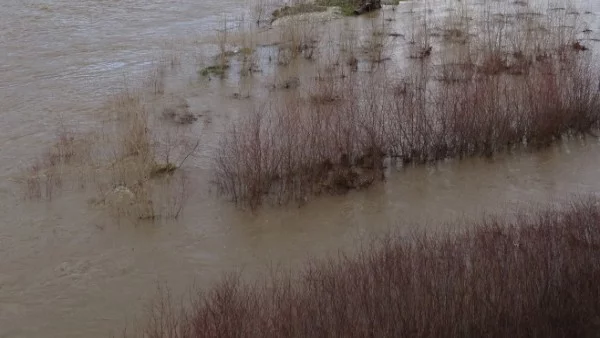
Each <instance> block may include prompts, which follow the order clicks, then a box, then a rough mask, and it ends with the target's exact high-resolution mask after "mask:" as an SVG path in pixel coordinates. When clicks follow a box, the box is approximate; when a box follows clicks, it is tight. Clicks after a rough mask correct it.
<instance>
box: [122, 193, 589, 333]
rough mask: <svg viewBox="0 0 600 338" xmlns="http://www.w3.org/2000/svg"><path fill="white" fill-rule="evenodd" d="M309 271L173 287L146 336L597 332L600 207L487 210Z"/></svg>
mask: <svg viewBox="0 0 600 338" xmlns="http://www.w3.org/2000/svg"><path fill="white" fill-rule="evenodd" d="M357 251H358V252H357V253H355V254H352V255H344V254H340V255H339V256H337V257H335V258H331V259H329V260H321V261H313V262H311V263H309V264H307V266H306V267H305V268H304V269H303V270H302V271H300V272H299V273H289V274H288V273H284V274H278V273H272V274H271V275H268V276H267V277H266V278H265V280H264V281H258V282H255V283H245V282H243V281H241V279H240V277H239V275H228V276H225V277H224V278H223V279H222V281H220V282H219V283H217V284H216V285H215V286H213V287H211V288H208V289H205V290H197V292H196V293H195V294H193V295H192V297H191V302H190V303H184V304H180V303H174V302H173V301H172V298H171V297H170V295H169V294H168V293H162V294H160V295H159V299H158V300H157V301H155V302H154V303H153V304H152V306H151V307H150V308H149V313H148V321H147V324H146V326H144V327H142V328H141V330H139V331H137V332H136V333H134V334H132V335H128V334H125V336H139V337H156V338H158V337H164V338H175V337H178V338H191V337H595V336H597V333H598V330H600V322H599V320H598V318H600V284H598V283H597V281H598V280H599V279H600V205H599V203H598V201H597V200H595V199H591V200H578V201H575V202H573V203H571V204H566V205H563V207H562V208H561V209H559V208H557V207H549V208H548V209H547V210H546V211H539V212H535V213H531V214H529V215H526V214H519V215H517V217H509V216H507V217H505V218H500V217H488V218H485V219H484V220H482V221H480V222H479V223H477V224H475V226H474V227H473V228H472V229H470V230H468V231H466V232H465V233H460V234H456V235H442V236H434V235H430V234H420V235H414V236H412V237H411V238H399V237H392V236H388V237H385V238H383V239H381V240H379V241H376V242H372V243H371V244H370V245H365V246H362V247H361V248H360V249H358V250H357Z"/></svg>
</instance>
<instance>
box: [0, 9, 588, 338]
mask: <svg viewBox="0 0 600 338" xmlns="http://www.w3.org/2000/svg"><path fill="white" fill-rule="evenodd" d="M409 5H410V3H403V4H401V5H400V6H399V8H398V9H397V10H396V11H395V12H391V11H389V10H387V11H386V14H385V15H389V16H396V19H397V20H396V22H398V24H397V25H398V29H399V30H402V22H406V20H402V18H403V17H406V16H407V15H408V14H407V12H408V6H409ZM244 8H245V3H244V1H243V0H221V1H197V0H159V1H145V0H122V1H117V0H82V1H77V2H73V1H67V0H24V1H23V0H18V1H17V0H4V1H3V3H2V11H0V337H3V338H4V337H11V338H12V337H106V336H108V335H110V334H118V333H119V332H120V330H121V329H122V328H123V327H125V325H126V323H131V321H133V320H135V319H136V317H137V318H139V317H140V316H143V307H144V305H145V304H147V303H148V301H150V300H151V299H152V297H153V296H154V295H155V291H156V287H157V283H166V285H168V286H169V287H170V288H171V289H172V291H173V293H174V294H175V295H181V294H183V293H184V292H185V291H186V290H188V288H190V287H192V285H197V286H200V287H202V286H207V285H210V283H211V282H213V281H215V280H216V279H218V278H219V276H220V275H221V274H222V273H223V272H227V271H232V270H240V269H241V270H242V271H243V272H244V273H247V274H248V275H254V274H256V273H260V272H261V271H264V269H265V268H267V267H268V266H269V265H271V264H273V265H275V266H277V265H282V266H285V267H296V266H298V265H299V264H300V263H301V262H302V261H304V260H305V259H306V258H307V257H314V256H322V255H325V254H327V253H335V252H336V251H337V250H340V249H344V250H351V249H352V248H353V247H355V246H356V245H358V244H359V243H360V241H361V240H362V239H364V238H367V237H369V236H372V235H377V234H380V233H383V232H386V231H390V230H393V231H400V232H410V231H413V230H415V229H427V230H429V231H440V230H449V231H452V230H454V229H456V228H455V227H456V225H453V223H452V221H456V220H460V219H464V218H476V217H477V216H480V215H482V214H485V213H493V212H504V211H507V210H508V211H511V210H514V209H515V208H517V207H522V206H529V205H531V203H544V202H550V201H555V200H557V199H562V198H565V197H568V196H569V195H570V194H587V193H598V192H599V191H600V166H599V165H598V164H599V163H600V140H599V139H598V138H595V137H589V138H586V139H574V140H573V139H572V140H566V141H564V142H560V143H559V144H557V145H555V146H553V147H551V148H548V149H545V150H543V151H539V152H526V151H520V152H515V153H511V154H505V155H501V156H498V157H496V158H494V159H493V160H484V159H470V160H462V161H447V162H444V163H439V164H437V165H435V166H429V167H414V168H413V167H409V168H403V169H399V170H398V171H394V172H392V173H390V175H389V177H388V179H387V181H386V182H385V183H381V184H377V185H375V186H374V187H372V188H370V189H367V190H365V191H359V192H352V193H350V194H348V195H345V196H336V197H321V198H317V199H315V200H313V201H311V202H309V203H307V204H306V205H305V206H303V207H301V208H298V207H296V206H290V207H281V208H265V209H262V210H260V211H259V212H257V213H256V214H251V213H248V212H244V211H240V210H237V209H236V208H235V207H234V206H233V205H231V204H230V203H228V202H227V201H223V200H222V199H221V198H219V197H218V196H216V194H214V192H213V191H212V188H211V185H210V184H209V170H210V160H208V159H206V158H205V157H203V155H206V154H208V153H209V152H210V146H207V147H204V148H203V149H202V151H200V153H201V154H200V156H197V157H196V158H195V159H194V160H193V161H191V163H190V164H189V165H188V168H187V169H186V170H188V171H189V174H190V176H191V177H192V183H193V184H192V186H193V187H194V189H193V191H192V194H191V196H190V198H189V201H188V203H187V207H186V209H185V210H184V214H183V216H182V217H181V219H180V220H178V221H172V222H158V223H156V224H139V225H137V226H135V225H131V224H128V223H123V222H117V221H115V220H114V219H112V218H110V217H109V216H107V215H106V213H105V212H103V211H102V210H96V209H94V208H91V207H90V206H89V204H88V203H87V202H86V198H85V196H84V195H83V194H82V193H80V192H65V193H63V194H61V195H60V196H58V197H56V198H54V199H53V200H52V201H51V202H45V201H27V200H24V199H23V198H22V192H21V189H20V187H19V185H18V184H17V183H16V182H15V177H17V176H19V175H20V174H21V173H22V171H23V170H24V168H25V167H26V165H27V163H28V161H30V160H31V159H32V158H34V157H35V156H38V155H39V154H40V153H41V152H42V151H43V150H44V149H45V147H47V146H48V144H49V142H52V140H54V138H55V131H56V129H57V126H58V125H61V124H63V125H67V126H68V127H70V128H75V129H83V130H85V129H93V128H94V127H95V125H96V124H95V123H96V122H97V120H98V114H97V113H98V112H99V111H101V110H102V107H103V104H104V102H105V100H106V97H107V96H109V95H111V94H114V93H117V92H119V91H120V90H122V89H123V88H124V86H125V85H126V84H130V83H135V82H136V81H138V78H140V76H141V75H140V74H142V73H143V72H144V71H145V70H147V69H148V68H149V65H150V64H152V62H153V61H155V60H157V59H158V58H160V57H161V56H162V55H165V53H172V52H173V51H175V52H181V54H182V55H183V54H186V53H188V54H189V53H192V54H193V53H196V52H197V53H198V54H201V53H202V52H203V51H204V50H205V49H204V48H203V47H202V44H201V43H199V42H198V41H200V40H202V37H203V36H205V35H210V34H214V31H215V29H216V28H218V27H219V25H220V22H221V20H222V18H223V13H227V15H228V16H231V17H242V16H243V15H246V14H245V12H244ZM581 12H582V13H584V12H585V14H584V15H583V16H584V21H585V23H584V25H585V27H581V28H582V29H589V30H591V32H588V33H587V34H588V37H589V43H590V44H594V43H596V42H595V41H594V40H595V38H600V21H598V20H596V19H595V18H596V16H597V15H599V14H600V4H598V3H596V2H595V1H590V2H589V4H587V5H586V3H584V5H583V8H582V9H581ZM360 20H362V21H360ZM365 20H368V19H359V20H356V22H355V23H352V22H350V25H353V24H354V25H356V26H357V27H360V25H364V26H368V23H365V22H366V21H365ZM345 21H346V24H348V22H349V21H348V20H345ZM186 55H187V54H186ZM185 62H186V61H185V60H184V61H182V63H185ZM214 82H216V81H213V84H206V83H204V84H198V83H189V82H186V81H180V83H179V85H178V86H179V87H178V88H180V93H182V95H183V96H185V97H186V98H188V101H189V102H190V104H191V106H192V109H194V110H196V111H197V112H207V113H206V114H210V115H211V119H212V122H211V123H204V122H202V121H199V124H202V125H204V126H205V127H203V128H198V130H201V131H202V133H203V136H202V140H203V142H204V141H206V142H207V143H209V144H210V142H213V143H214V139H216V137H215V136H214V135H213V136H211V134H215V135H216V134H218V133H219V128H220V127H219V126H222V125H225V124H226V123H227V121H229V120H230V116H231V115H235V114H240V112H242V111H243V110H244V109H247V107H246V105H247V103H246V102H245V101H242V100H234V99H232V98H231V94H232V93H233V91H235V86H234V85H223V86H219V85H215V84H214ZM186 83H187V84H189V85H187V86H186V85H185V84H186ZM206 135H208V136H206Z"/></svg>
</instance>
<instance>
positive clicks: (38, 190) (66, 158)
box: [20, 125, 91, 201]
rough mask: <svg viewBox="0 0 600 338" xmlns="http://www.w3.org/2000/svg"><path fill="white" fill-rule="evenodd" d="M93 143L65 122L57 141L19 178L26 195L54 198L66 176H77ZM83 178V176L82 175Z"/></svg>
mask: <svg viewBox="0 0 600 338" xmlns="http://www.w3.org/2000/svg"><path fill="white" fill-rule="evenodd" d="M90 147H91V144H90V143H89V140H86V139H85V138H83V137H82V136H81V135H76V134H75V133H74V132H72V131H71V130H69V129H68V128H66V127H65V126H64V125H62V126H61V127H60V128H59V130H58V132H57V135H56V141H55V143H54V144H53V145H52V146H51V147H50V148H48V149H47V150H45V151H44V153H43V154H42V155H41V156H39V157H38V158H36V159H34V160H33V162H32V163H31V164H30V165H28V167H27V168H26V170H25V174H24V177H22V178H21V179H20V182H21V183H22V184H23V186H24V190H25V191H24V197H25V198H26V199H30V200H42V199H43V200H46V201H50V200H52V198H53V196H55V194H56V193H57V192H59V191H60V190H61V189H62V188H63V183H64V182H63V178H64V177H65V176H78V175H79V174H81V168H80V166H79V165H78V164H79V163H81V162H82V161H85V160H86V159H87V152H88V151H89V149H90ZM79 178H81V177H79Z"/></svg>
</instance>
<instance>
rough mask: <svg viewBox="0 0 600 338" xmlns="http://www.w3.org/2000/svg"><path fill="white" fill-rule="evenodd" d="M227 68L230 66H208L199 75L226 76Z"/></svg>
mask: <svg viewBox="0 0 600 338" xmlns="http://www.w3.org/2000/svg"><path fill="white" fill-rule="evenodd" d="M227 68H229V65H215V66H208V67H206V68H202V69H201V70H200V71H199V73H200V75H202V76H209V75H223V74H225V71H226V70H227Z"/></svg>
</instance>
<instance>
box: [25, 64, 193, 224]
mask: <svg viewBox="0 0 600 338" xmlns="http://www.w3.org/2000/svg"><path fill="white" fill-rule="evenodd" d="M159 68H160V69H163V70H162V71H161V70H158V71H153V72H151V73H150V76H148V77H147V79H146V82H145V88H144V89H145V90H144V91H142V90H140V91H135V92H134V91H130V90H125V91H123V92H122V93H120V94H119V95H117V96H115V97H114V98H112V99H111V100H109V102H108V105H107V107H106V111H107V112H110V116H109V119H108V120H107V121H105V122H104V123H102V126H101V128H99V130H98V131H94V132H88V133H74V132H72V131H70V130H68V129H67V128H65V127H61V128H60V129H59V133H58V134H57V138H56V139H57V140H56V142H55V144H54V145H53V146H52V147H51V148H49V149H48V150H47V151H46V152H44V154H43V155H42V156H40V158H38V159H36V160H34V161H33V163H32V164H31V165H30V166H29V168H28V170H26V173H25V178H24V179H23V180H22V181H23V185H24V187H25V196H26V197H27V198H29V199H32V200H39V199H45V200H48V201H49V200H51V199H52V197H53V196H55V195H56V193H57V192H59V191H60V190H64V189H72V188H73V187H77V188H80V189H81V190H82V191H84V192H86V193H87V192H92V193H93V197H92V198H91V201H92V202H93V204H94V205H95V206H96V207H106V209H107V211H108V212H109V213H110V214H112V215H113V216H115V217H117V218H126V219H130V220H133V221H139V220H156V219H165V218H167V219H170V218H178V217H179V215H180V214H181V211H182V209H183V206H184V205H185V202H186V200H187V196H188V194H189V187H188V186H187V175H186V173H185V172H184V171H182V170H179V169H180V168H181V166H182V165H183V163H184V162H185V161H186V160H187V159H188V158H189V157H190V156H191V155H192V154H193V153H194V152H195V151H196V149H197V148H198V146H199V141H197V140H196V141H191V139H192V138H191V137H190V136H189V135H188V134H187V128H188V124H189V123H191V122H193V121H194V119H195V116H194V115H193V114H191V113H190V112H189V106H187V103H186V102H185V100H183V99H173V98H172V97H171V96H169V95H165V94H164V92H163V90H164V83H163V82H164V76H165V74H164V73H163V72H164V71H165V70H164V69H165V68H164V67H163V66H162V65H161V66H159ZM157 84H160V85H157ZM159 87H160V89H161V90H160V91H157V89H158V88H159ZM182 100H183V101H182ZM165 112H168V114H166V113H165ZM172 115H173V116H172Z"/></svg>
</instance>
